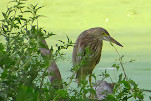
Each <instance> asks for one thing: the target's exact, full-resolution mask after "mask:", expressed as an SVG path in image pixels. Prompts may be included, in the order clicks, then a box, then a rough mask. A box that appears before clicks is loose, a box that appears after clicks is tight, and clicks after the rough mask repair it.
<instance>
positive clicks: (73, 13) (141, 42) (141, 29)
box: [0, 0, 151, 95]
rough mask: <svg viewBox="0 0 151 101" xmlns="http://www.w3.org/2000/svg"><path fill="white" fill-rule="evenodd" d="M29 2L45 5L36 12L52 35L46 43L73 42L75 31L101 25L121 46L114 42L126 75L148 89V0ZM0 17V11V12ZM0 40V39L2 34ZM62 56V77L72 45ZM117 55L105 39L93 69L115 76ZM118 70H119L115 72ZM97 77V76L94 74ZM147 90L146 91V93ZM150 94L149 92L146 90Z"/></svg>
mask: <svg viewBox="0 0 151 101" xmlns="http://www.w3.org/2000/svg"><path fill="white" fill-rule="evenodd" d="M8 1H9V0H1V1H0V11H1V12H2V11H5V10H6V8H7V5H8ZM29 1H30V2H28V3H29V4H30V3H32V4H36V3H38V4H39V5H40V6H45V7H44V8H42V9H41V10H40V12H39V14H41V15H45V16H46V17H43V18H40V20H39V23H40V26H41V27H44V28H45V29H46V30H47V31H49V32H54V33H55V34H56V36H53V37H51V38H50V39H47V43H48V44H49V46H51V45H55V43H58V41H57V40H66V35H67V36H69V38H70V39H71V40H73V42H75V40H76V38H77V37H78V35H79V34H80V33H81V32H82V31H84V30H86V29H89V28H92V27H103V28H105V29H106V30H107V31H108V32H109V33H110V35H111V36H112V37H113V38H115V39H116V40H117V41H118V42H120V43H121V44H122V45H123V46H124V47H123V48H121V47H118V46H115V47H116V48H117V49H118V51H119V52H120V54H121V55H124V61H125V62H127V61H129V60H130V59H134V60H136V61H135V62H134V63H131V64H125V65H124V66H125V70H126V73H127V75H128V77H129V78H132V79H134V80H135V81H136V83H138V84H139V87H140V88H144V89H151V77H150V76H151V14H150V12H151V1H150V0H29ZM0 17H1V15H0ZM0 41H3V40H2V38H1V40H0ZM64 52H65V53H66V55H65V60H59V61H57V64H58V66H59V68H60V71H61V74H62V77H63V79H64V80H66V78H67V77H68V76H69V70H70V68H71V67H72V61H71V59H72V48H69V49H68V50H65V51H64ZM117 58H118V55H117V53H116V51H115V50H114V48H113V47H111V45H110V44H109V43H108V42H104V46H103V51H102V57H101V61H100V63H99V64H98V65H97V66H96V68H95V70H94V72H95V73H96V75H99V74H100V73H101V72H102V71H104V70H105V69H104V68H106V69H107V72H110V73H111V75H112V76H113V80H116V79H117V77H116V76H117V74H118V73H116V70H113V69H109V68H110V67H111V66H112V64H113V63H114V61H115V59H117ZM120 72H122V71H121V70H120V71H119V73H120ZM98 78H99V77H98ZM148 94H149V93H148ZM149 95H151V94H149Z"/></svg>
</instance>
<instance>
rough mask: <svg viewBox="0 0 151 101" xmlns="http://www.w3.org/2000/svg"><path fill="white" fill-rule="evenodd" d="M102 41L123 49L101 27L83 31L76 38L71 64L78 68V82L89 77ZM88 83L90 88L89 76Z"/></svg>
mask: <svg viewBox="0 0 151 101" xmlns="http://www.w3.org/2000/svg"><path fill="white" fill-rule="evenodd" d="M103 40H105V41H109V42H112V43H114V44H116V45H119V46H121V47H123V46H122V45H121V44H120V43H119V42H117V41H116V40H115V39H113V38H112V37H111V36H110V35H109V33H108V32H107V31H106V30H105V29H103V28H101V27H95V28H91V29H88V30H85V31H84V32H82V33H81V34H80V35H79V37H78V38H77V40H76V42H75V45H74V48H73V54H72V62H73V67H76V66H77V68H78V69H77V74H76V78H77V79H78V81H81V80H86V76H87V75H91V74H92V71H93V69H94V68H95V66H96V65H97V64H98V63H99V61H100V57H101V51H102V46H103ZM89 83H90V86H91V76H89Z"/></svg>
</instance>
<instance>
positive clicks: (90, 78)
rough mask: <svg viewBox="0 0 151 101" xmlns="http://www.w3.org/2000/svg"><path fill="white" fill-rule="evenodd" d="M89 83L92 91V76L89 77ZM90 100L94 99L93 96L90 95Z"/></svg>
mask: <svg viewBox="0 0 151 101" xmlns="http://www.w3.org/2000/svg"><path fill="white" fill-rule="evenodd" d="M89 83H90V88H91V89H92V84H91V75H90V76H89ZM90 98H94V96H93V94H92V93H90Z"/></svg>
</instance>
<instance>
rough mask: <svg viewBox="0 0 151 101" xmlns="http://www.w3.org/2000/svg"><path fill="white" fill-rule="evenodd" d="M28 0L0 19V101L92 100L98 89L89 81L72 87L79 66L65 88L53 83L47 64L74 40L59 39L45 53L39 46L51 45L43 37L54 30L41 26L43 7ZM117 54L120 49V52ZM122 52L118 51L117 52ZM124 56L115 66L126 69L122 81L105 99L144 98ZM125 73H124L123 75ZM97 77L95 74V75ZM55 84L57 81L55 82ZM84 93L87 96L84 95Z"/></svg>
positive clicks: (15, 3)
mask: <svg viewBox="0 0 151 101" xmlns="http://www.w3.org/2000/svg"><path fill="white" fill-rule="evenodd" d="M26 2H27V1H26V0H13V1H11V2H10V3H11V4H12V5H11V7H8V8H7V10H6V12H2V16H3V19H1V20H0V37H1V38H4V39H5V41H4V42H3V43H0V101H50V100H53V101H58V100H61V101H63V100H65V101H77V100H79V101H80V100H81V101H88V100H89V101H92V100H97V99H91V98H89V93H90V92H91V93H93V94H94V95H95V94H96V93H95V90H94V89H92V88H91V87H90V86H89V83H88V82H87V81H82V82H80V83H79V86H78V87H77V88H73V87H71V83H75V74H76V71H77V68H78V67H77V68H76V67H74V68H72V69H71V72H72V75H71V76H70V77H69V82H65V81H63V80H62V81H61V85H62V86H63V87H62V88H57V87H54V85H52V83H50V81H49V79H48V75H50V74H51V73H49V72H48V67H49V66H50V64H51V63H52V62H53V61H56V60H57V59H62V57H63V53H62V52H61V50H62V49H67V48H68V47H70V46H72V45H73V43H72V41H71V40H70V39H69V38H68V37H67V42H66V41H62V40H59V41H60V44H56V46H50V47H51V48H50V49H49V51H50V54H49V55H48V56H43V54H41V52H40V48H48V46H46V45H44V44H42V40H45V39H46V38H51V37H52V36H53V35H55V34H54V33H52V32H51V33H50V32H47V31H46V30H44V29H43V28H41V27H39V24H38V23H39V22H38V19H39V18H40V17H44V16H42V15H38V11H39V10H40V9H41V8H42V7H39V6H38V5H37V4H36V5H32V4H31V5H29V6H26V4H25V3H26ZM117 53H118V51H117ZM118 54H119V53H118ZM122 59H123V57H121V56H120V55H119V59H118V63H115V64H113V67H115V68H117V70H118V69H119V68H122V69H123V72H124V73H121V74H120V75H119V80H118V81H117V82H114V83H115V85H114V89H113V93H112V94H109V95H107V96H106V99H104V100H106V101H127V100H129V99H135V100H143V99H144V96H143V92H142V91H141V90H140V89H139V88H138V85H137V84H136V83H135V81H133V80H131V79H129V78H128V77H127V76H126V73H125V71H124V67H123V62H122ZM123 74H124V75H123ZM91 76H93V77H94V78H95V79H96V76H95V75H94V74H92V75H91ZM101 76H102V79H103V80H104V79H106V78H108V77H110V74H108V73H107V72H106V71H105V72H103V73H102V74H101ZM112 83H113V82H112ZM55 84H56V83H55ZM83 95H85V97H84V96H83Z"/></svg>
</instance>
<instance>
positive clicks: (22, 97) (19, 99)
mask: <svg viewBox="0 0 151 101" xmlns="http://www.w3.org/2000/svg"><path fill="white" fill-rule="evenodd" d="M37 96H38V94H37V93H35V92H34V89H33V88H31V87H27V86H21V87H20V88H19V91H18V93H17V96H16V101H37Z"/></svg>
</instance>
